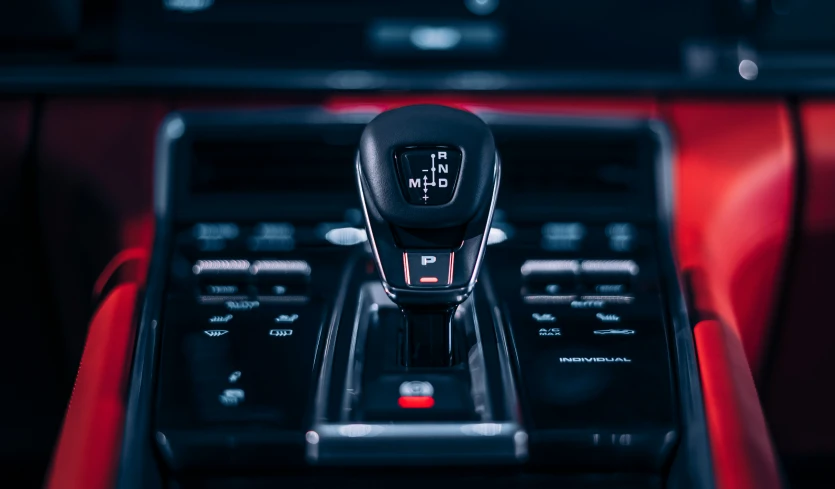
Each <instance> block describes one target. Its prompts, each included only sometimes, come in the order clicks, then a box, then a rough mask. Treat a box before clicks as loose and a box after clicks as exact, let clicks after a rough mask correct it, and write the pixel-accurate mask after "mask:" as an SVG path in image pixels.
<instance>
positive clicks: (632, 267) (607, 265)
mask: <svg viewBox="0 0 835 489" xmlns="http://www.w3.org/2000/svg"><path fill="white" fill-rule="evenodd" d="M580 269H581V271H582V273H628V274H629V275H633V276H634V275H638V272H639V271H640V269H639V268H638V264H637V263H635V261H634V260H583V261H582V262H580Z"/></svg>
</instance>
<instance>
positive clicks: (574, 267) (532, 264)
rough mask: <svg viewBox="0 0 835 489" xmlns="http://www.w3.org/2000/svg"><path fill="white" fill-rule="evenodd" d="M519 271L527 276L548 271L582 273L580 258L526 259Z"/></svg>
mask: <svg viewBox="0 0 835 489" xmlns="http://www.w3.org/2000/svg"><path fill="white" fill-rule="evenodd" d="M519 272H520V273H521V274H522V275H523V276H525V277H527V276H529V275H535V274H546V273H571V274H573V275H577V274H579V273H580V260H525V262H524V263H522V267H521V268H520V269H519Z"/></svg>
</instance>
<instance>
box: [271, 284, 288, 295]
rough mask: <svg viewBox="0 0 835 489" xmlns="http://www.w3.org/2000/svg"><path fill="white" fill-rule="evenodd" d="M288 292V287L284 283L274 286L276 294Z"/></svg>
mask: <svg viewBox="0 0 835 489" xmlns="http://www.w3.org/2000/svg"><path fill="white" fill-rule="evenodd" d="M286 293H287V287H285V286H283V285H276V286H274V287H273V294H275V295H284V294H286Z"/></svg>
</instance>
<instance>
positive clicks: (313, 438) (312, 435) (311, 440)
mask: <svg viewBox="0 0 835 489" xmlns="http://www.w3.org/2000/svg"><path fill="white" fill-rule="evenodd" d="M304 440H305V441H306V442H307V443H308V444H309V445H318V444H319V433H316V432H315V431H308V432H307V433H305V434H304Z"/></svg>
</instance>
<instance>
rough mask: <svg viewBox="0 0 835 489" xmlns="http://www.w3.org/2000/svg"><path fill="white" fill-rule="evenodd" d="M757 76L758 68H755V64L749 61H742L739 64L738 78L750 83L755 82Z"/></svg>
mask: <svg viewBox="0 0 835 489" xmlns="http://www.w3.org/2000/svg"><path fill="white" fill-rule="evenodd" d="M759 74H760V68H759V67H758V66H757V63H754V62H753V61H751V60H750V59H743V60H742V61H740V62H739V76H741V77H742V78H744V79H746V80H748V81H752V80H756V79H757V75H759Z"/></svg>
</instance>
